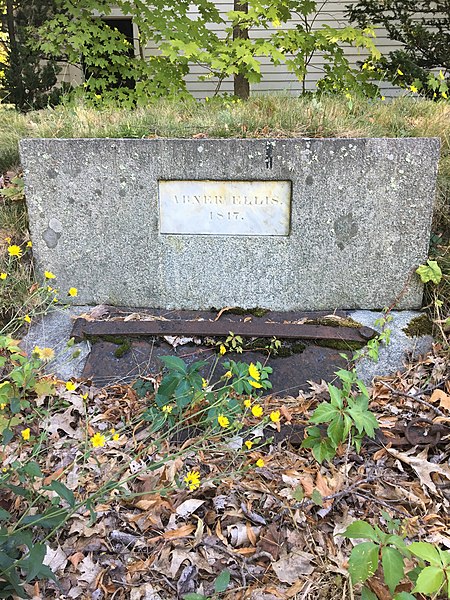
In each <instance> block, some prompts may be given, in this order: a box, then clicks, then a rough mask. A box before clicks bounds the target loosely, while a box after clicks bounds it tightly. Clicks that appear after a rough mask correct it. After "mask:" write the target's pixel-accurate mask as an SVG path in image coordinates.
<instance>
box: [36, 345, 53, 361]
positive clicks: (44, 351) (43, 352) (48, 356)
mask: <svg viewBox="0 0 450 600" xmlns="http://www.w3.org/2000/svg"><path fill="white" fill-rule="evenodd" d="M33 352H34V354H37V355H38V357H39V358H40V359H41V360H52V358H54V357H55V351H54V350H52V348H39V346H36V347H35V349H34V350H33Z"/></svg>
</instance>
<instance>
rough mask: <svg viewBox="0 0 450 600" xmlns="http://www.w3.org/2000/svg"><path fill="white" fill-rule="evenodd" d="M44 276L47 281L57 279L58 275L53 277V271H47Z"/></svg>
mask: <svg viewBox="0 0 450 600" xmlns="http://www.w3.org/2000/svg"><path fill="white" fill-rule="evenodd" d="M44 276H45V279H56V275H53V273H52V272H51V271H45V273H44Z"/></svg>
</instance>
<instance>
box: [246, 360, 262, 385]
mask: <svg viewBox="0 0 450 600" xmlns="http://www.w3.org/2000/svg"><path fill="white" fill-rule="evenodd" d="M248 374H249V375H250V377H253V379H256V381H259V380H260V379H261V374H260V372H259V371H258V368H257V367H256V366H255V365H254V364H253V363H250V365H249V367H248Z"/></svg>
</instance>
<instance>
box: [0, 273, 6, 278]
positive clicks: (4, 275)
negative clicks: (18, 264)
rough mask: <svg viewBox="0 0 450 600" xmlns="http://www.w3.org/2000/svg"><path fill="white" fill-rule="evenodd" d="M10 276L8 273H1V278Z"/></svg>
mask: <svg viewBox="0 0 450 600" xmlns="http://www.w3.org/2000/svg"><path fill="white" fill-rule="evenodd" d="M7 277H8V273H0V279H6V278H7Z"/></svg>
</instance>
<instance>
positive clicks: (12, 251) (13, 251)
mask: <svg viewBox="0 0 450 600" xmlns="http://www.w3.org/2000/svg"><path fill="white" fill-rule="evenodd" d="M8 254H9V255H10V256H17V258H20V257H21V256H22V249H21V248H20V246H17V245H16V244H13V245H12V246H8Z"/></svg>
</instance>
